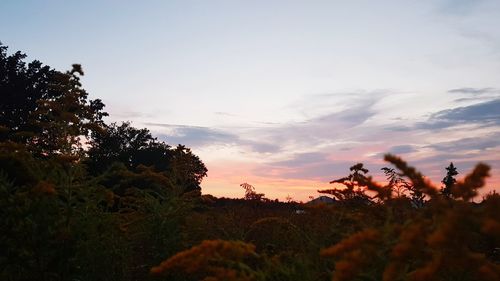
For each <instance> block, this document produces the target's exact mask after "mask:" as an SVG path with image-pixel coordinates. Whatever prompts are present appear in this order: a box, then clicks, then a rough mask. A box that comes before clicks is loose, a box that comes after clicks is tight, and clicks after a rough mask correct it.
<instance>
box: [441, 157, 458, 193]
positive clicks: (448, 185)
mask: <svg viewBox="0 0 500 281" xmlns="http://www.w3.org/2000/svg"><path fill="white" fill-rule="evenodd" d="M446 171H447V172H446V176H445V177H444V178H443V180H442V181H441V182H442V183H443V184H444V187H442V188H441V194H443V195H444V196H445V197H448V198H450V197H451V196H452V189H453V186H454V185H455V183H456V182H457V180H456V179H455V176H456V175H458V171H457V168H456V167H455V166H454V165H453V162H451V163H450V165H449V166H448V167H446Z"/></svg>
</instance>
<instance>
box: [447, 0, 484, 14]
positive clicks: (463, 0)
mask: <svg viewBox="0 0 500 281" xmlns="http://www.w3.org/2000/svg"><path fill="white" fill-rule="evenodd" d="M482 2H483V0H446V1H444V2H443V3H442V5H441V6H440V8H439V10H440V11H441V12H443V13H445V14H450V15H458V16H463V15H468V14H470V13H472V12H473V11H474V10H475V9H476V8H477V7H478V6H479V5H480V4H481V3H482Z"/></svg>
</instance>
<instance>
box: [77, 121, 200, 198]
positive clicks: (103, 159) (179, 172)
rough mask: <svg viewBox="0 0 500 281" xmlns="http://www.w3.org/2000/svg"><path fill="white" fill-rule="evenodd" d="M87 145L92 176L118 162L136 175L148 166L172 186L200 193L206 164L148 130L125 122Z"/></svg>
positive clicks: (184, 148)
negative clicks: (161, 174)
mask: <svg viewBox="0 0 500 281" xmlns="http://www.w3.org/2000/svg"><path fill="white" fill-rule="evenodd" d="M90 145H91V147H90V149H89V150H88V158H87V160H86V163H87V165H88V167H89V171H90V173H91V174H94V175H97V174H99V173H101V172H102V171H104V170H106V169H107V168H109V167H110V166H111V165H112V164H113V163H117V162H118V163H122V164H124V165H125V166H126V167H127V169H129V170H132V171H135V172H136V171H137V170H138V167H140V166H148V167H153V168H154V170H155V171H157V172H160V173H163V174H165V175H167V176H168V177H169V178H170V180H171V181H172V184H175V185H176V186H178V187H181V188H182V189H183V190H184V191H185V192H189V191H194V190H200V184H201V181H202V180H203V178H204V177H205V176H206V175H207V168H206V167H205V164H203V162H202V161H201V160H200V159H199V158H198V156H196V155H194V154H193V153H192V152H191V150H190V149H189V148H187V147H185V146H183V145H179V146H177V147H175V148H172V147H171V146H169V145H168V144H166V143H164V142H161V141H158V140H157V139H156V138H155V137H153V136H152V135H151V133H150V132H149V130H148V129H145V128H144V129H137V128H134V127H132V126H131V125H130V123H127V122H125V123H122V124H121V125H117V124H116V123H113V124H111V125H107V126H106V127H105V129H104V130H102V131H100V132H97V133H96V134H95V136H94V138H92V140H91V142H90Z"/></svg>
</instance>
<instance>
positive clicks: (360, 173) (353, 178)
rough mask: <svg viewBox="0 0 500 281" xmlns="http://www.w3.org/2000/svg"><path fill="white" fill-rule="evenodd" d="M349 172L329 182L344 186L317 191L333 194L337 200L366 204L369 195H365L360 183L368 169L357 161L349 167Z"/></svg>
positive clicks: (362, 181)
mask: <svg viewBox="0 0 500 281" xmlns="http://www.w3.org/2000/svg"><path fill="white" fill-rule="evenodd" d="M349 170H350V171H351V173H350V174H349V175H348V176H347V177H343V178H340V179H336V180H333V181H331V182H330V184H334V183H339V184H342V185H344V186H345V188H343V189H339V188H333V189H325V190H318V192H319V193H324V194H330V195H333V196H334V197H335V198H336V199H337V200H339V201H342V202H345V203H351V204H356V205H359V204H368V203H369V201H370V200H369V196H368V195H366V193H365V190H364V189H363V188H362V183H364V182H365V181H366V179H367V178H366V174H367V173H368V172H369V171H368V169H366V168H364V167H363V164H362V163H358V164H356V165H354V166H352V167H350V168H349Z"/></svg>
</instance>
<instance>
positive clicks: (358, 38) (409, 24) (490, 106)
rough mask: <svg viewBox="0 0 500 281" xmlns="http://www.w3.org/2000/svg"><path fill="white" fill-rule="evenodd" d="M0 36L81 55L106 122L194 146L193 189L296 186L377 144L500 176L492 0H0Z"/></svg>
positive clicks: (15, 43)
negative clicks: (198, 170) (197, 179)
mask: <svg viewBox="0 0 500 281" xmlns="http://www.w3.org/2000/svg"><path fill="white" fill-rule="evenodd" d="M0 41H1V42H2V43H3V44H4V45H7V46H9V50H10V51H11V52H13V51H14V50H21V51H23V52H25V53H27V54H28V59H38V60H40V61H42V62H43V63H45V64H48V65H50V66H52V67H54V68H56V69H58V70H67V69H70V67H71V64H73V63H80V64H82V66H83V69H84V71H85V76H84V77H83V86H84V88H85V89H86V90H87V91H88V92H89V93H90V97H91V98H100V99H102V100H103V102H104V103H105V104H106V111H107V112H109V113H110V117H109V118H108V120H107V121H108V122H121V121H125V120H127V121H131V122H132V123H133V125H134V126H136V127H141V128H143V127H146V128H148V129H150V130H151V131H152V132H153V134H154V135H155V136H156V137H158V138H159V139H160V140H163V141H165V142H167V143H169V144H172V145H176V144H178V143H182V144H185V145H187V146H188V147H191V148H192V149H193V151H194V152H195V154H197V155H199V156H200V158H201V159H202V160H203V161H204V163H205V164H206V166H207V168H208V177H207V178H206V179H205V180H204V181H203V183H202V192H203V193H205V194H213V195H216V196H226V197H242V196H243V194H244V191H243V189H242V188H240V187H239V184H241V183H243V182H247V183H250V184H252V185H254V186H255V187H256V189H257V191H258V192H261V193H265V194H266V196H267V197H269V198H271V199H274V198H279V199H284V198H285V197H287V196H290V197H292V198H294V199H296V200H308V198H309V196H314V197H316V196H317V195H318V193H317V192H316V190H317V189H324V188H329V187H330V186H329V184H328V182H329V181H330V180H333V179H336V178H340V177H343V176H345V175H347V174H348V172H349V170H348V169H349V167H350V166H352V165H354V164H356V163H358V162H363V163H365V165H366V166H367V167H368V168H369V170H370V174H372V175H374V176H375V178H376V179H378V180H382V179H383V177H382V176H383V174H382V173H381V171H380V168H382V167H384V166H387V165H388V164H387V163H384V162H383V155H384V153H387V152H391V153H394V154H397V155H399V156H401V157H403V158H404V159H405V160H406V161H408V162H409V163H410V164H411V165H414V166H416V167H417V168H418V169H420V170H421V171H422V172H423V173H424V174H425V175H427V176H428V177H429V178H430V179H431V180H432V181H434V182H435V183H436V184H439V181H440V180H441V179H442V178H443V177H444V174H445V172H446V171H445V169H444V168H445V167H446V166H447V165H448V164H449V163H450V162H451V161H453V163H454V164H455V165H456V166H457V167H458V170H459V172H460V175H459V177H460V176H463V175H464V174H466V173H467V172H468V171H470V170H471V169H472V168H473V167H474V165H475V164H476V163H477V162H479V161H483V162H486V163H488V164H490V165H491V166H492V168H493V175H494V176H493V177H492V178H490V180H489V181H488V185H489V189H490V190H491V189H493V188H496V189H497V190H500V177H499V176H498V175H500V174H499V172H498V171H499V170H500V1H498V0H421V1H414V0H413V1H409V0H397V1H396V0H395V1H370V0H366V1H359V0H351V1H314V0H310V1H292V0H287V1H274V0H267V1H237V0H233V1H217V0H212V1H202V0H200V1H189V0H183V1H111V0H109V1H78V2H77V1H62V0H61V1H52V0H48V1H41V0H40V1H19V0H4V1H1V2H0Z"/></svg>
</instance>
